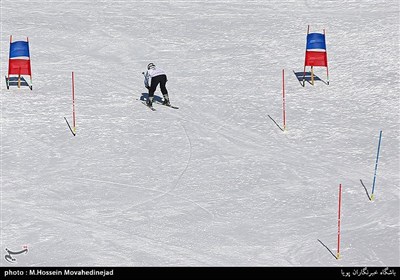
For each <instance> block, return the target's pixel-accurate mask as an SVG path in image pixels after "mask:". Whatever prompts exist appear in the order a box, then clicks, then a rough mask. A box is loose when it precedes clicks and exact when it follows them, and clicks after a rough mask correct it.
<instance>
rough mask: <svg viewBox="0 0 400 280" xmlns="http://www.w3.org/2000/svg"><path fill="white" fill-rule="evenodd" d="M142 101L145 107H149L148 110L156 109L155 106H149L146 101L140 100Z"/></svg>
mask: <svg viewBox="0 0 400 280" xmlns="http://www.w3.org/2000/svg"><path fill="white" fill-rule="evenodd" d="M142 103H143V104H144V105H145V106H146V107H147V108H149V109H150V110H152V111H156V108H154V107H153V106H149V105H147V103H146V102H144V101H142Z"/></svg>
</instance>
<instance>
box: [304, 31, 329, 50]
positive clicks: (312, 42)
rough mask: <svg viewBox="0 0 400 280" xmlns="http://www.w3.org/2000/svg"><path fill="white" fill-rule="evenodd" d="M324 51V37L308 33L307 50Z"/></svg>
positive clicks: (319, 34)
mask: <svg viewBox="0 0 400 280" xmlns="http://www.w3.org/2000/svg"><path fill="white" fill-rule="evenodd" d="M312 49H322V50H326V44H325V35H324V34H321V33H310V34H308V35H307V50H312Z"/></svg>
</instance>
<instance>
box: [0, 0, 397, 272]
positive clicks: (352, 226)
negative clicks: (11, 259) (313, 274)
mask: <svg viewBox="0 0 400 280" xmlns="http://www.w3.org/2000/svg"><path fill="white" fill-rule="evenodd" d="M399 10H400V9H399V3H398V1H395V0H389V1H383V0H374V1H372V0H371V1H367V0H364V1H321V0H319V1H315V0H305V1H277V0H276V1H263V0H253V1H250V0H248V1H245V0H232V1H223V0H221V1H216V0H215V1H214V0H213V1H179V0H176V1H174V0H171V1H131V0H130V1H111V0H107V1H106V0H103V1H88V0H86V1H85V0H82V1H46V0H41V1H37V0H31V1H21V0H13V1H10V0H2V1H1V38H0V39H1V48H0V53H1V76H2V77H4V76H5V75H6V74H7V70H8V65H7V61H8V49H9V35H13V38H14V39H15V40H18V39H25V38H26V36H28V37H29V41H30V50H31V57H32V70H33V91H30V90H29V89H26V88H22V89H17V88H16V87H12V88H11V89H10V90H6V87H5V82H4V78H2V79H3V81H2V82H1V95H0V96H1V98H0V101H1V119H0V121H1V191H0V193H1V197H0V198H1V250H0V251H1V252H3V253H4V252H5V248H8V249H10V250H14V251H17V250H20V249H21V248H22V246H24V245H27V246H28V248H29V252H28V253H27V254H25V255H19V256H17V257H16V258H17V264H18V265H22V266H98V265H101V266H188V265H189V266H399V265H400V253H399V246H400V244H399V243H400V235H399V233H400V230H399V225H400V195H399V189H400V118H399V117H400V115H399V114H400V113H399V112H400V111H399V109H400V108H399V107H400V98H399V81H400V79H399V70H400V69H399V33H400V32H399ZM308 24H310V30H311V31H312V32H322V30H323V29H325V30H326V38H327V51H328V60H329V71H330V72H329V75H330V85H329V86H328V85H326V84H325V83H324V82H323V81H326V73H325V69H324V68H316V69H315V73H316V75H317V76H318V77H320V78H321V79H322V80H323V81H316V83H315V85H314V86H312V85H310V84H309V83H306V86H305V87H302V86H301V85H300V83H299V81H298V79H297V78H296V76H295V74H294V72H301V71H303V64H304V51H305V40H306V31H307V25H308ZM149 62H154V63H155V64H156V65H158V66H160V67H162V68H163V69H165V70H166V71H167V74H168V84H167V88H168V90H169V92H170V99H171V103H172V104H174V105H177V106H179V107H180V109H179V110H172V109H170V108H167V107H163V106H160V105H159V106H157V105H155V107H156V109H157V111H155V112H152V111H150V110H148V109H147V108H146V107H145V106H143V105H142V104H141V103H140V101H138V100H137V99H139V98H140V97H141V95H142V93H145V92H146V89H145V88H144V87H143V76H142V75H141V72H142V71H144V70H145V67H146V65H147V64H148V63H149ZM282 69H285V78H286V108H287V131H286V132H282V131H281V130H280V129H279V128H278V127H277V126H276V125H275V124H274V122H273V121H272V120H271V119H270V117H271V118H272V119H273V120H275V121H276V122H277V123H278V124H279V125H280V126H282V98H281V94H282V92H281V83H282V80H281V71H282ZM71 71H74V72H75V96H76V100H75V102H76V104H75V105H76V125H77V130H76V132H77V135H76V136H75V137H74V136H73V135H72V134H71V132H70V131H69V129H68V126H67V123H66V122H65V119H64V117H66V118H67V119H68V121H69V123H72V104H71ZM156 95H158V96H161V93H160V92H159V91H157V92H156ZM268 115H269V116H270V117H269V116H268ZM380 130H382V144H381V151H380V158H379V165H378V171H377V179H376V186H375V200H374V201H373V202H372V201H369V199H368V196H367V194H366V191H365V189H364V188H363V186H362V185H361V183H360V179H362V181H363V182H364V184H365V186H366V188H367V191H368V192H369V194H370V193H371V188H372V180H373V174H374V167H375V160H376V153H377V145H378V137H379V131H380ZM339 184H342V186H343V195H342V220H341V247H340V251H341V259H339V260H337V259H335V258H334V256H333V255H336V250H337V249H336V248H337V218H338V213H337V211H338V209H337V208H338V188H339ZM323 245H325V246H326V247H324V246H323ZM327 249H328V250H327ZM0 263H1V265H2V266H12V265H15V264H10V263H8V262H7V261H5V259H4V257H3V256H2V257H1V261H0Z"/></svg>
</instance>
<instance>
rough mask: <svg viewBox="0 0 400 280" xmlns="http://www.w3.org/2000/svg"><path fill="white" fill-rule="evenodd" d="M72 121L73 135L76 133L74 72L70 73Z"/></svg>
mask: <svg viewBox="0 0 400 280" xmlns="http://www.w3.org/2000/svg"><path fill="white" fill-rule="evenodd" d="M72 119H73V125H74V133H76V125H75V79H74V71H72Z"/></svg>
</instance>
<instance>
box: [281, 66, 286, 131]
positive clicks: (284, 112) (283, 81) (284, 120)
mask: <svg viewBox="0 0 400 280" xmlns="http://www.w3.org/2000/svg"><path fill="white" fill-rule="evenodd" d="M282 104H283V105H282V109H283V130H286V108H285V107H286V106H285V69H282Z"/></svg>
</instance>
